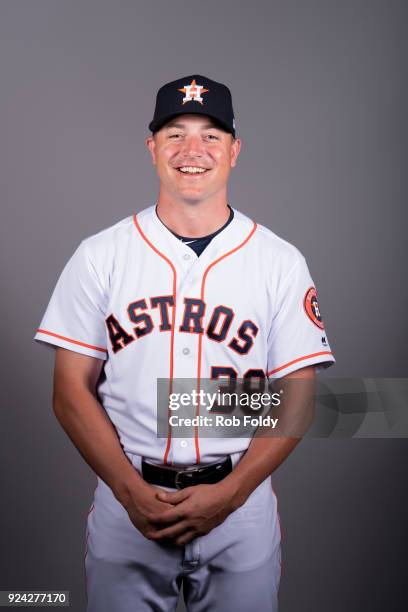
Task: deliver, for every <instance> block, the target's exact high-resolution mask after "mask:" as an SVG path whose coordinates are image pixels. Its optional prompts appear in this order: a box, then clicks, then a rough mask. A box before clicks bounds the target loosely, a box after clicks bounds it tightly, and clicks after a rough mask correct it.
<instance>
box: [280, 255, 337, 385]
mask: <svg viewBox="0 0 408 612" xmlns="http://www.w3.org/2000/svg"><path fill="white" fill-rule="evenodd" d="M334 361H335V359H334V356H333V353H332V351H331V348H330V345H329V342H328V339H327V334H326V330H325V326H324V323H323V318H322V315H321V312H320V308H319V304H318V301H317V291H316V288H315V286H314V283H313V280H312V278H311V276H310V273H309V269H308V266H307V264H306V261H305V258H304V257H303V255H301V254H299V257H298V259H297V260H296V263H295V264H294V267H293V268H292V270H291V271H290V272H289V273H288V274H287V276H286V277H285V278H284V280H283V281H282V286H281V287H280V288H279V289H278V291H277V300H276V309H275V312H274V316H273V321H272V324H271V327H270V331H269V335H268V376H269V377H273V378H274V377H282V376H286V375H287V374H290V373H291V372H294V371H296V370H298V369H300V368H304V367H307V366H311V365H316V369H317V371H319V370H321V369H322V368H323V367H328V366H330V365H331V364H332V363H333V362H334Z"/></svg>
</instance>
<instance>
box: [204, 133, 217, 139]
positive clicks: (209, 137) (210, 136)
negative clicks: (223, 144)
mask: <svg viewBox="0 0 408 612" xmlns="http://www.w3.org/2000/svg"><path fill="white" fill-rule="evenodd" d="M206 138H207V139H208V140H219V138H218V136H216V135H215V134H207V136H206Z"/></svg>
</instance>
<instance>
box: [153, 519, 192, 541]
mask: <svg viewBox="0 0 408 612" xmlns="http://www.w3.org/2000/svg"><path fill="white" fill-rule="evenodd" d="M188 529H191V525H190V524H189V523H188V521H180V522H179V523H176V524H175V525H170V527H165V528H164V529H158V530H157V531H156V532H155V533H154V536H153V539H154V540H163V539H165V538H176V537H179V536H181V535H183V534H184V533H185V532H186V531H187V530H188Z"/></svg>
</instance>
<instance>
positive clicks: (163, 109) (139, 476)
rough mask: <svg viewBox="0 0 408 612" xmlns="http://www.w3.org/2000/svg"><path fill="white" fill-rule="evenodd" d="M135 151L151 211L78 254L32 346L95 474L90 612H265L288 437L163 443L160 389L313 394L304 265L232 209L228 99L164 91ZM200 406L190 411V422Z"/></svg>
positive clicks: (322, 358)
mask: <svg viewBox="0 0 408 612" xmlns="http://www.w3.org/2000/svg"><path fill="white" fill-rule="evenodd" d="M149 128H150V130H151V131H152V136H150V137H148V138H147V139H146V144H147V147H148V149H149V151H150V154H151V158H152V161H153V164H154V165H155V167H156V170H157V174H158V177H159V181H160V191H159V197H158V200H157V205H156V206H150V207H149V208H147V209H145V210H143V211H141V212H139V213H137V214H134V215H132V216H129V217H127V218H125V219H123V220H122V221H120V222H119V223H116V224H115V225H113V226H112V227H110V228H108V229H106V230H103V231H101V232H99V233H98V234H96V235H94V236H90V237H89V238H87V239H85V240H83V241H82V242H81V244H80V245H79V247H78V249H77V250H76V252H75V253H74V255H73V256H72V258H71V259H70V261H69V262H68V264H67V265H66V267H65V268H64V270H63V272H62V274H61V276H60V278H59V281H58V283H57V285H56V288H55V290H54V293H53V295H52V298H51V301H50V303H49V305H48V308H47V311H46V313H45V315H44V317H43V320H42V322H41V325H40V328H39V329H38V331H37V333H36V335H35V339H36V340H37V341H40V342H43V343H48V344H50V345H51V346H53V347H57V351H56V362H55V373H54V395H53V405H54V411H55V414H56V416H57V418H58V420H59V422H60V423H61V425H62V426H63V428H64V429H65V431H66V432H67V434H68V435H69V437H70V438H71V440H72V442H73V443H74V444H75V446H76V447H77V448H78V450H79V452H80V453H81V454H82V456H83V457H84V459H85V460H86V461H87V463H88V464H89V465H90V466H91V467H92V469H93V470H94V471H95V473H96V474H97V476H98V486H97V489H96V491H95V498H94V503H93V506H92V508H91V511H90V513H89V515H88V522H87V552H86V559H85V563H86V575H87V595H88V612H105V611H106V612H108V611H109V612H128V611H130V610H132V611H133V610H137V611H138V612H144V611H153V610H162V611H163V612H164V611H165V612H169V611H171V610H175V608H176V605H177V599H178V594H179V590H180V586H181V583H182V582H183V583H184V596H185V600H186V604H187V607H188V609H189V610H191V611H193V612H199V611H203V610H211V611H213V612H218V611H220V612H221V611H222V612H228V611H230V610H231V611H232V610H234V611H237V612H247V611H248V610H251V609H252V608H254V609H259V610H262V611H263V612H267V611H275V610H277V593H278V586H279V580H280V529H279V521H278V514H277V506H276V497H275V495H274V492H273V489H272V487H271V480H270V475H271V473H272V472H273V471H274V470H275V469H276V468H277V467H278V465H280V463H282V461H283V460H284V459H285V458H286V457H287V456H288V454H289V453H290V452H291V450H292V449H293V448H294V446H295V445H296V443H297V441H298V439H299V438H298V437H296V436H293V437H289V436H281V437H253V438H252V439H251V437H238V436H237V437H233V436H231V437H222V436H221V437H218V438H214V437H200V429H199V428H198V427H195V428H194V435H192V436H191V437H190V438H187V439H180V438H178V437H176V435H175V433H174V431H173V429H172V427H171V426H169V427H168V429H167V432H166V433H167V436H165V437H157V435H156V430H157V418H158V414H157V409H158V407H157V393H156V391H157V389H156V387H157V385H156V382H157V380H158V379H168V381H169V391H171V390H172V389H173V384H175V381H177V380H178V379H194V380H196V381H197V384H198V386H199V385H200V382H201V381H202V380H204V379H213V380H217V379H220V381H221V380H225V379H227V380H229V381H232V380H235V379H241V378H244V379H258V380H259V379H266V378H276V377H278V376H279V377H281V378H282V380H287V379H290V378H291V377H294V376H296V377H298V378H301V379H305V380H309V381H310V380H311V381H312V380H313V377H314V373H315V369H316V367H321V366H322V365H324V366H327V365H329V364H330V363H331V362H333V361H334V358H333V356H332V353H331V351H330V347H329V346H328V343H327V336H326V334H325V332H323V327H324V326H323V322H322V319H321V315H320V312H319V309H318V305H317V297H316V290H315V289H314V287H313V281H312V280H311V277H310V275H309V272H308V269H307V265H306V262H305V260H304V258H303V256H302V255H301V254H300V253H299V251H298V250H297V249H296V248H295V247H293V246H292V245H290V244H288V243H287V242H285V241H284V240H282V239H280V238H278V237H277V236H276V235H275V234H273V233H272V232H271V231H269V230H268V229H266V228H264V227H262V226H259V225H256V224H255V223H254V222H253V221H252V220H250V219H249V218H248V217H246V216H245V215H243V214H242V213H240V212H239V211H237V210H236V209H233V208H232V207H230V206H229V204H228V194H227V186H228V179H229V175H230V172H231V169H232V168H234V167H235V166H236V163H237V159H238V156H239V152H240V148H241V141H240V140H239V139H238V138H236V134H235V120H234V114H233V107H232V101H231V95H230V91H229V89H228V88H227V87H226V86H225V85H223V84H221V83H217V82H215V81H212V80H210V79H208V78H206V77H204V76H201V75H191V76H188V77H183V78H181V79H178V80H176V81H173V82H171V83H168V84H166V85H164V86H163V87H162V88H161V89H160V90H159V92H158V94H157V99H156V108H155V113H154V118H153V121H152V122H151V123H150V125H149ZM199 409H200V407H199V408H198V410H199Z"/></svg>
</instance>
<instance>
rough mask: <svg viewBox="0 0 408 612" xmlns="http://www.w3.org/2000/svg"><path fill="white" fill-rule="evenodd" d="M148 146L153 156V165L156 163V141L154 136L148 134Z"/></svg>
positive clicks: (146, 141)
mask: <svg viewBox="0 0 408 612" xmlns="http://www.w3.org/2000/svg"><path fill="white" fill-rule="evenodd" d="M145 143H146V146H147V148H148V149H149V151H150V155H151V156H152V162H153V165H154V166H155V165H156V151H155V149H156V143H155V141H154V136H148V137H147V138H146V140H145Z"/></svg>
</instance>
